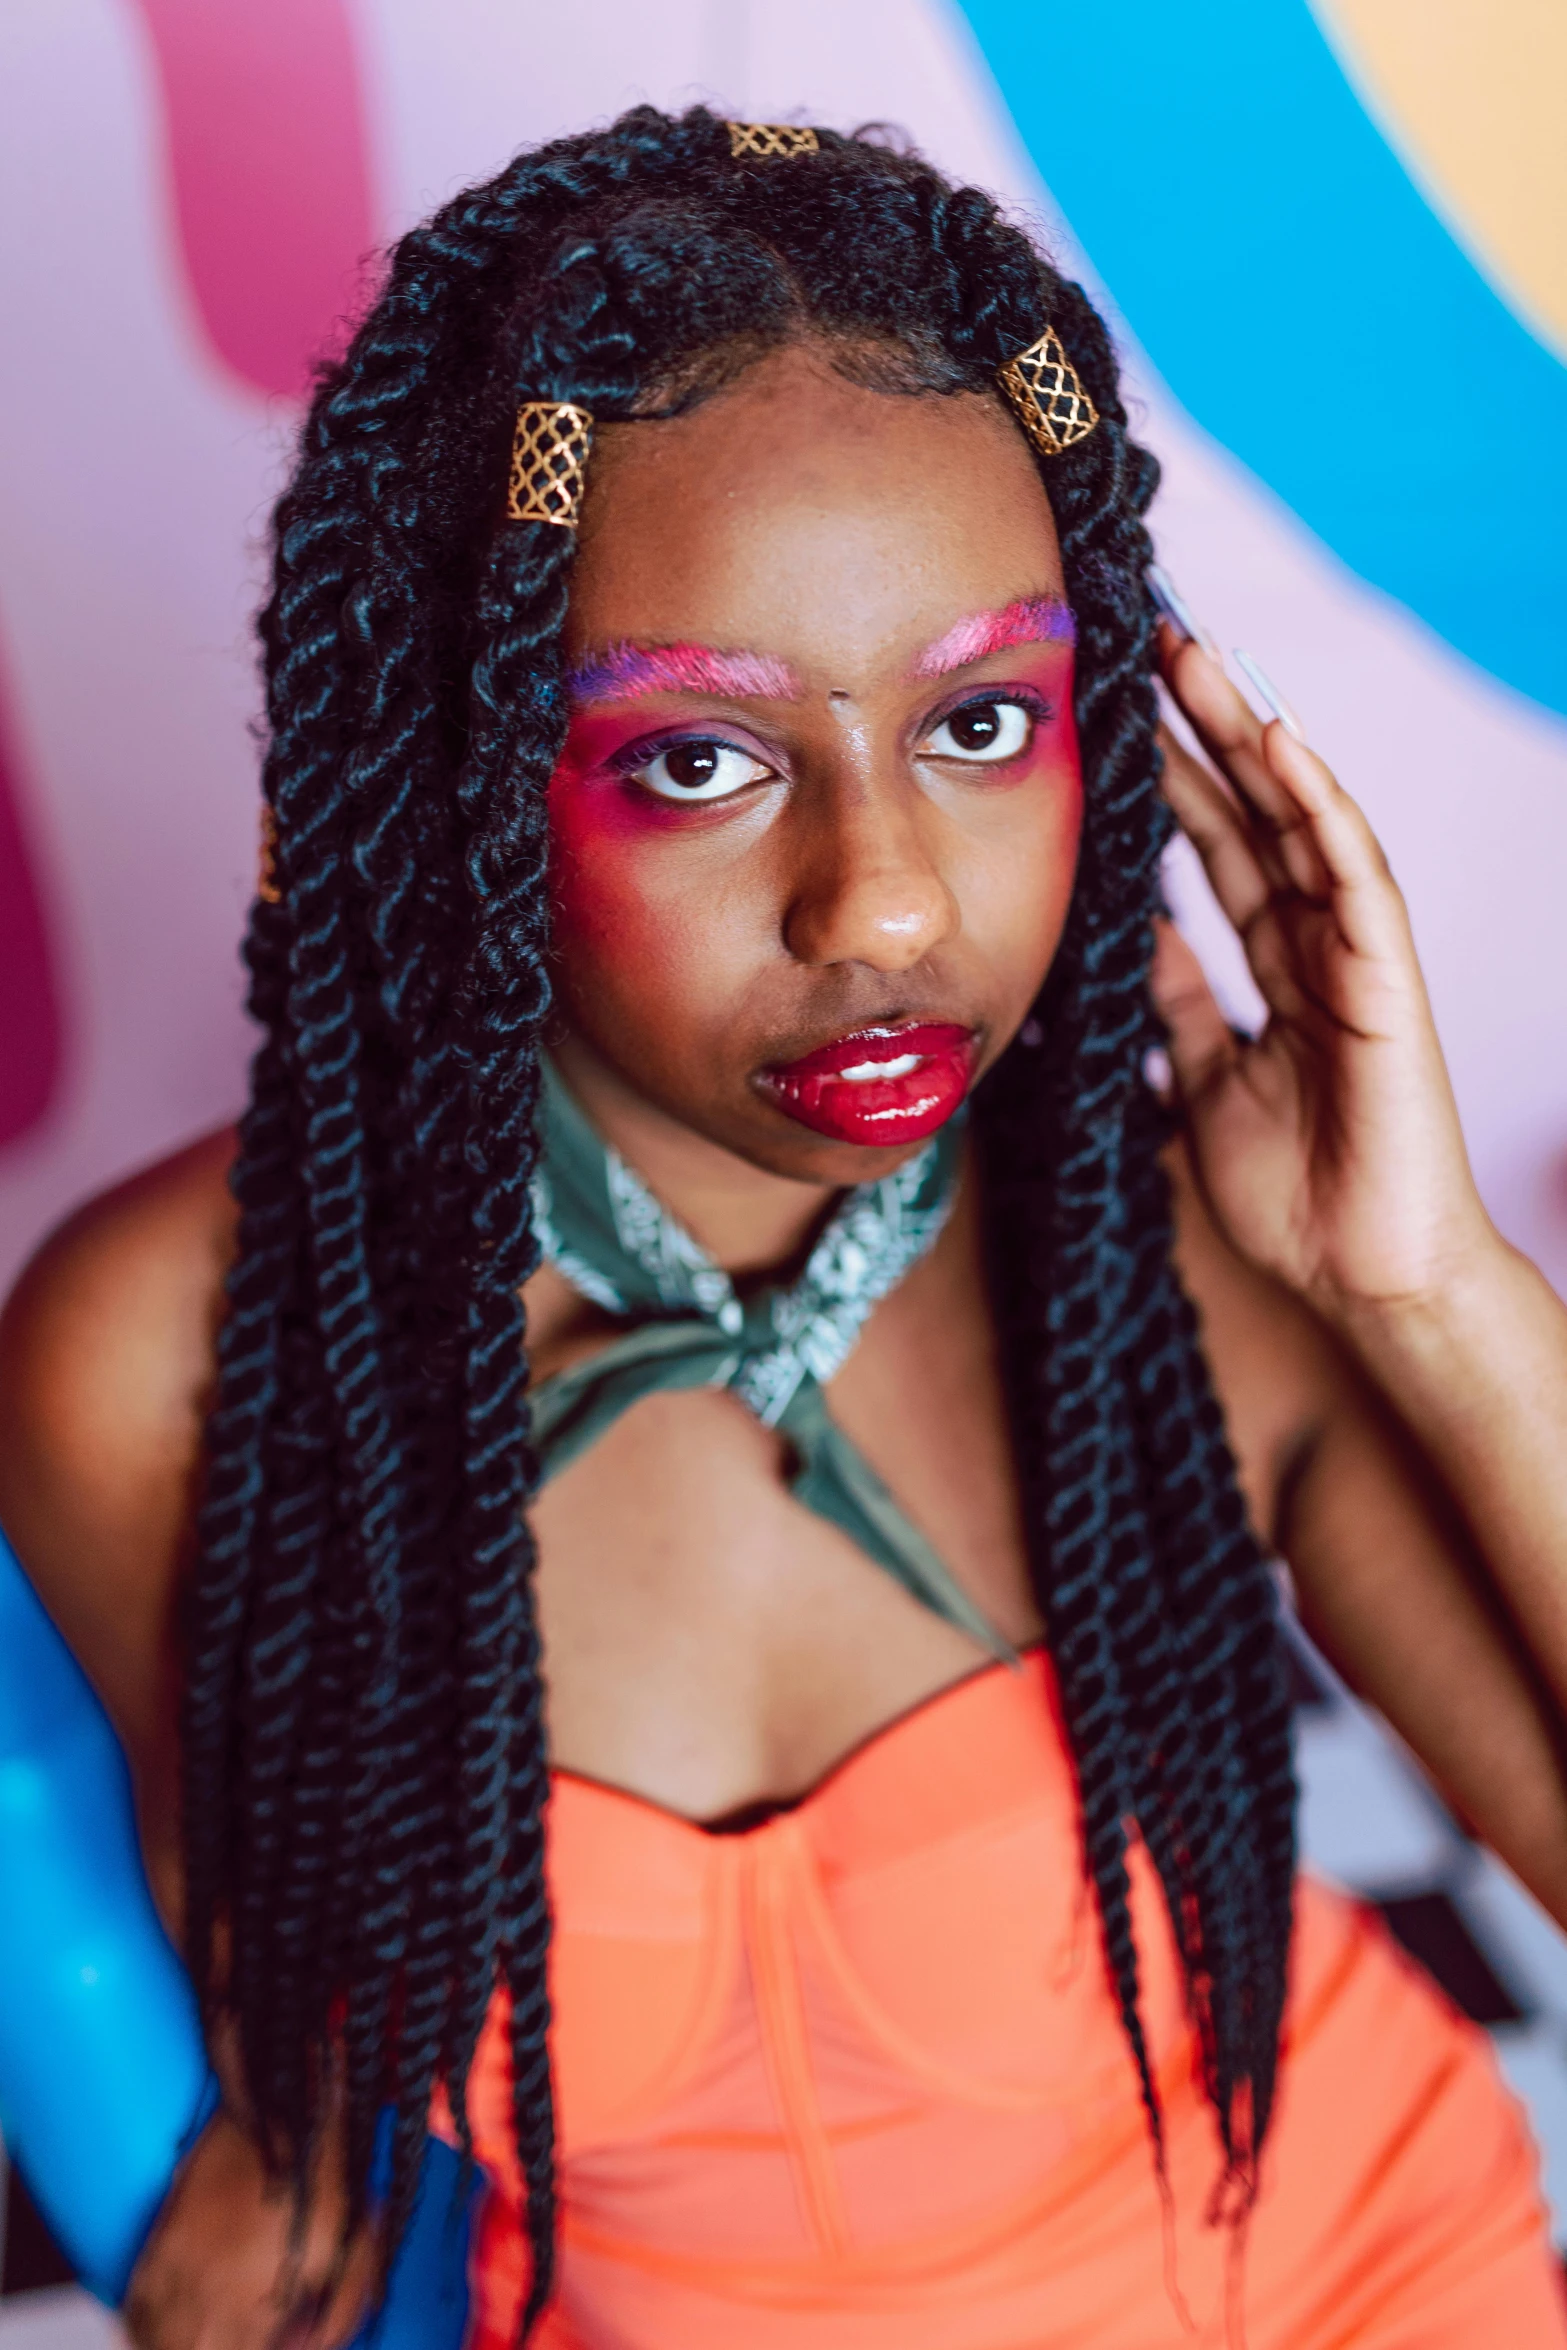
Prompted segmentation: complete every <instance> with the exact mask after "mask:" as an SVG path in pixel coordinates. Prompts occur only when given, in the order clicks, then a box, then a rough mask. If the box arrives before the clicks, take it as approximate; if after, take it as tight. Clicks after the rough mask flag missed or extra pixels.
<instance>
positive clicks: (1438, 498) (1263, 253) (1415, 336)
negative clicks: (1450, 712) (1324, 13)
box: [960, 0, 1567, 713]
mask: <svg viewBox="0 0 1567 2350" xmlns="http://www.w3.org/2000/svg"><path fill="white" fill-rule="evenodd" d="M960 4H961V5H962V7H963V9H964V12H965V14H966V15H967V17H968V19H969V21H970V23H971V24H972V26H973V29H974V32H975V34H976V36H977V38H978V40H979V42H980V45H981V47H982V49H983V50H984V53H985V56H986V58H987V60H988V62H989V65H990V68H991V70H992V72H993V73H994V75H995V77H996V80H997V82H998V83H999V84H1000V87H1001V91H1002V95H1003V96H1004V98H1005V99H1006V101H1007V104H1008V105H1009V107H1010V108H1011V110H1012V114H1013V117H1014V119H1015V121H1016V123H1017V126H1018V129H1019V131H1020V132H1021V134H1022V136H1023V138H1024V140H1025V141H1026V143H1027V145H1028V147H1029V149H1030V152H1031V153H1032V155H1033V157H1034V160H1035V162H1036V163H1037V165H1038V167H1039V170H1040V173H1041V175H1042V177H1043V178H1044V180H1045V183H1046V185H1047V186H1048V187H1049V189H1050V191H1051V194H1052V195H1053V196H1054V197H1055V199H1056V201H1057V202H1058V203H1059V204H1060V206H1061V208H1062V210H1063V211H1064V212H1065V213H1066V215H1067V217H1068V219H1069V220H1070V221H1071V223H1072V227H1073V229H1074V231H1075V233H1076V234H1077V236H1078V238H1079V239H1080V241H1081V243H1082V245H1083V247H1084V249H1085V250H1086V251H1087V253H1088V254H1089V255H1090V257H1091V259H1092V261H1093V264H1094V267H1095V269H1096V270H1097V271H1098V273H1099V275H1100V276H1101V277H1102V279H1103V280H1104V282H1105V284H1106V285H1107V286H1108V287H1109V289H1110V291H1111V294H1112V296H1113V297H1114V299H1115V301H1116V303H1117V305H1118V306H1119V308H1120V310H1121V311H1122V313H1123V314H1124V316H1125V318H1126V320H1127V322H1128V324H1129V326H1130V328H1131V330H1132V332H1133V333H1134V334H1135V335H1136V336H1137V338H1138V340H1139V341H1140V342H1141V343H1142V345H1143V347H1144V348H1145V349H1146V350H1147V352H1148V354H1149V356H1150V358H1151V359H1152V361H1153V363H1154V365H1155V366H1156V367H1157V368H1158V369H1159V371H1160V373H1161V374H1162V375H1163V377H1164V379H1165V381H1166V382H1167V383H1168V384H1169V386H1170V388H1171V390H1172V391H1173V392H1174V393H1175V395H1176V397H1177V398H1178V399H1179V400H1181V401H1182V403H1183V404H1184V405H1185V406H1186V407H1187V408H1188V409H1189V411H1190V412H1191V414H1192V415H1193V416H1194V417H1195V418H1196V419H1197V420H1198V422H1199V423H1200V424H1202V425H1203V426H1204V427H1206V429H1207V430H1208V431H1209V432H1210V433H1212V434H1213V435H1214V436H1215V438H1216V439H1218V440H1220V441H1222V442H1223V443H1224V444H1225V446H1226V447H1228V448H1229V449H1230V450H1232V451H1233V452H1234V454H1235V455H1236V456H1237V457H1239V458H1240V459H1241V460H1242V462H1243V463H1245V464H1246V465H1248V466H1250V467H1251V468H1252V470H1253V471H1254V472H1255V473H1257V474H1258V475H1260V476H1261V478H1262V479H1263V480H1264V481H1265V482H1267V483H1268V484H1269V485H1270V486H1271V487H1272V488H1273V489H1274V490H1275V491H1276V492H1277V493H1278V494H1279V496H1280V497H1282V498H1283V499H1284V500H1285V501H1286V502H1287V503H1288V504H1289V505H1290V506H1292V507H1293V508H1294V510H1295V512H1296V513H1297V514H1298V515H1300V517H1301V518H1302V520H1303V521H1305V522H1306V523H1308V524H1309V525H1310V527H1311V528H1312V529H1313V530H1314V531H1316V532H1317V533H1318V535H1319V536H1320V537H1321V538H1323V539H1324V540H1325V541H1326V542H1327V544H1328V545H1329V546H1330V547H1331V548H1333V549H1334V551H1335V552H1336V553H1337V554H1338V555H1340V556H1341V557H1342V558H1343V560H1344V561H1345V562H1346V563H1348V564H1349V565H1351V566H1352V568H1353V569H1354V570H1356V571H1358V572H1359V573H1360V574H1361V576H1362V577H1363V578H1365V579H1367V580H1369V581H1371V582H1372V583H1373V584H1374V585H1376V586H1377V587H1380V588H1383V589H1385V590H1386V591H1387V592H1388V593H1389V594H1391V595H1393V596H1396V597H1397V598H1398V599H1399V601H1400V602H1402V603H1404V604H1406V605H1407V606H1408V607H1409V608H1410V610H1411V611H1413V612H1415V613H1418V614H1419V616H1420V617H1421V618H1422V619H1423V620H1425V621H1426V622H1428V623H1429V625H1430V626H1431V627H1432V628H1434V629H1436V630H1438V631H1439V632H1440V634H1441V635H1442V636H1444V637H1445V638H1446V639H1447V640H1448V642H1449V643H1450V644H1452V645H1454V646H1456V647H1457V648H1458V649H1459V650H1460V651H1461V652H1464V653H1466V654H1468V655H1469V656H1470V658H1471V659H1473V660H1475V661H1477V662H1479V663H1480V664H1481V665H1482V666H1483V667H1485V668H1487V669H1489V670H1491V671H1492V672H1493V673H1494V674H1495V675H1496V676H1497V677H1499V678H1502V679H1505V680H1506V681H1507V683H1509V684H1510V685H1513V686H1516V687H1518V688H1519V689H1520V690H1521V691H1522V692H1524V693H1527V694H1530V695H1532V696H1534V697H1535V699H1536V700H1538V701H1541V702H1544V703H1546V704H1547V705H1548V706H1549V707H1551V708H1552V709H1555V710H1559V711H1562V712H1564V713H1567V556H1564V545H1567V367H1563V366H1562V364H1561V363H1560V361H1559V360H1558V359H1557V358H1556V357H1555V356H1554V354H1553V353H1551V352H1550V351H1548V350H1547V349H1546V348H1545V347H1544V346H1543V345H1542V344H1541V343H1539V342H1538V341H1536V339H1535V338H1534V336H1533V335H1531V334H1530V333H1529V332H1528V330H1527V329H1526V328H1525V327H1524V326H1523V325H1522V324H1521V323H1520V321H1519V320H1518V319H1517V318H1516V317H1515V316H1514V314H1513V313H1512V311H1511V310H1509V309H1508V308H1507V306H1506V304H1505V303H1504V302H1503V301H1502V300H1501V299H1500V297H1499V296H1498V295H1497V294H1496V293H1494V292H1493V290H1492V289H1491V287H1490V286H1489V285H1488V284H1487V283H1486V281H1485V279H1484V278H1483V277H1482V276H1481V275H1480V274H1479V272H1478V271H1477V270H1476V268H1475V267H1474V264H1473V263H1472V262H1471V261H1470V260H1469V258H1468V256H1467V254H1465V252H1464V251H1463V249H1462V248H1461V247H1460V246H1459V245H1458V244H1457V243H1456V242H1455V241H1454V239H1453V238H1452V236H1451V235H1450V234H1449V233H1448V231H1447V229H1446V227H1445V226H1444V225H1443V223H1442V221H1441V220H1440V219H1439V218H1438V217H1437V215H1436V214H1435V213H1434V212H1433V211H1432V210H1431V208H1430V206H1429V205H1428V204H1427V203H1426V201H1425V199H1424V197H1423V196H1422V195H1421V194H1420V192H1419V190H1418V189H1417V188H1416V186H1415V185H1414V183H1413V182H1412V181H1411V179H1410V178H1409V176H1408V174H1407V173H1406V172H1405V170H1404V168H1403V166H1402V164H1401V163H1400V162H1399V160H1398V157H1397V156H1396V155H1395V154H1394V152H1393V150H1392V149H1391V148H1390V147H1389V146H1388V144H1387V142H1386V140H1385V139H1384V138H1383V137H1382V135H1381V133H1380V131H1379V130H1378V129H1377V127H1376V125H1375V124H1374V122H1373V121H1372V120H1371V118H1370V117H1369V115H1368V114H1367V113H1366V111H1365V109H1364V108H1363V107H1362V106H1361V104H1360V101H1359V99H1358V98H1357V97H1356V95H1355V93H1354V91H1353V89H1352V88H1351V86H1350V84H1349V82H1348V81H1347V80H1346V79H1345V76H1344V74H1343V72H1342V70H1341V69H1340V67H1339V64H1338V61H1337V59H1336V58H1335V57H1334V55H1333V52H1332V50H1331V49H1330V48H1329V47H1328V44H1327V42H1326V41H1325V40H1324V39H1323V37H1322V34H1321V32H1320V31H1319V30H1318V27H1317V25H1316V23H1315V21H1314V19H1313V18H1312V16H1311V13H1310V11H1309V9H1308V8H1307V7H1306V6H1305V5H1304V4H1303V0H1188V5H1186V6H1184V7H1179V8H1178V7H1175V6H1172V5H1171V0H1119V5H1118V6H1117V7H1116V8H1115V9H1114V10H1113V11H1110V10H1104V9H1099V8H1092V7H1084V6H1082V5H1078V6H1076V7H1071V6H1065V7H1048V6H1042V5H1040V4H1039V0H1022V4H1020V0H960Z"/></svg>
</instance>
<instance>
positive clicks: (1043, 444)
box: [996, 326, 1099, 457]
mask: <svg viewBox="0 0 1567 2350" xmlns="http://www.w3.org/2000/svg"><path fill="white" fill-rule="evenodd" d="M996 377H997V381H998V382H999V383H1000V385H1001V389H1002V390H1003V392H1005V394H1006V396H1007V398H1008V400H1009V401H1010V402H1011V404H1012V408H1013V411H1014V413H1015V415H1016V417H1017V420H1018V422H1019V424H1020V425H1021V426H1022V427H1023V430H1024V431H1025V432H1026V433H1027V435H1028V437H1029V439H1030V440H1031V441H1032V442H1033V444H1034V446H1035V448H1036V449H1038V450H1039V451H1040V452H1041V453H1042V454H1043V455H1044V456H1046V457H1059V456H1060V454H1061V452H1062V450H1063V449H1070V448H1071V446H1072V444H1073V443H1074V441H1082V440H1086V439H1087V438H1088V435H1089V434H1090V433H1091V432H1092V431H1093V429H1094V426H1095V425H1096V424H1097V423H1098V422H1099V411H1098V409H1097V408H1096V407H1095V406H1094V404H1093V402H1092V400H1091V399H1090V398H1089V397H1088V394H1087V392H1086V391H1085V390H1084V389H1083V380H1082V377H1081V376H1080V375H1079V374H1078V372H1077V369H1076V368H1075V367H1074V366H1073V365H1072V362H1071V360H1070V359H1069V358H1068V357H1067V355H1066V350H1065V347H1064V345H1063V344H1062V341H1061V337H1060V336H1059V335H1058V334H1057V333H1056V330H1055V328H1054V327H1053V326H1047V327H1046V329H1045V331H1044V333H1043V334H1042V335H1041V336H1040V338H1039V340H1038V342H1037V343H1030V344H1029V346H1028V349H1027V350H1026V351H1019V353H1018V355H1017V357H1016V358H1015V359H1009V360H1008V361H1007V363H1006V365H1005V367H1001V368H998V369H997V370H996Z"/></svg>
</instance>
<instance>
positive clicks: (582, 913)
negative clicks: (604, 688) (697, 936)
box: [550, 776, 700, 998]
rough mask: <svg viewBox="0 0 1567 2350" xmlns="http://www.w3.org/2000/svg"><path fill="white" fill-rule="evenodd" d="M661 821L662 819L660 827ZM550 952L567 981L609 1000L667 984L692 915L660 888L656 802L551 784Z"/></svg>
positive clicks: (562, 781)
mask: <svg viewBox="0 0 1567 2350" xmlns="http://www.w3.org/2000/svg"><path fill="white" fill-rule="evenodd" d="M661 819H663V820H662V821H661ZM550 831H551V858H550V869H551V888H550V895H551V910H552V927H553V935H554V943H555V952H556V954H557V956H558V957H559V958H560V960H561V962H562V964H563V965H564V966H565V968H566V971H567V974H568V976H569V980H570V983H571V984H572V985H573V986H574V987H575V988H576V989H578V990H592V991H594V992H596V993H599V994H604V993H606V992H607V993H609V994H612V995H615V996H618V997H622V998H624V997H626V996H627V995H640V994H641V993H642V992H643V991H645V990H646V988H647V987H648V986H649V985H650V984H651V983H653V982H656V981H657V980H659V979H660V978H661V977H666V976H667V975H668V973H669V972H670V970H671V968H672V966H674V965H675V964H677V963H678V962H679V961H680V959H681V956H682V952H683V950H684V948H685V947H686V946H688V945H689V940H690V933H691V925H692V923H693V921H695V922H697V923H698V926H699V925H700V913H699V909H698V908H695V907H692V906H690V905H688V904H687V903H686V902H685V897H684V895H683V893H682V892H681V891H680V890H679V889H675V890H673V891H671V890H670V889H669V888H668V886H667V882H668V879H669V876H668V873H667V870H666V872H665V874H664V876H663V878H664V881H665V883H666V886H665V887H663V888H660V887H659V886H658V882H659V870H658V869H659V865H660V862H661V860H659V858H658V857H657V855H656V851H657V848H658V846H659V844H660V841H661V838H662V837H663V836H665V835H666V834H667V831H668V821H667V818H663V811H662V810H661V809H659V808H658V807H657V806H656V804H655V805H654V806H652V807H651V808H650V809H649V810H648V811H646V812H645V813H644V811H643V810H642V809H641V808H640V807H639V806H638V805H637V804H636V803H635V801H634V800H633V799H632V798H631V795H630V794H628V793H626V792H624V791H621V790H618V789H615V788H614V787H609V788H593V787H592V786H582V785H578V784H575V783H574V782H573V779H571V778H568V777H565V776H558V777H557V778H556V782H555V784H554V785H552V787H551V793H550Z"/></svg>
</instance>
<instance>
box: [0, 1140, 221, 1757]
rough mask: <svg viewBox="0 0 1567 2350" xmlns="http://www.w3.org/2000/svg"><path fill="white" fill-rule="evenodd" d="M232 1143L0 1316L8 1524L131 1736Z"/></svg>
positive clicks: (47, 1270)
mask: <svg viewBox="0 0 1567 2350" xmlns="http://www.w3.org/2000/svg"><path fill="white" fill-rule="evenodd" d="M233 1152H234V1135H233V1131H232V1129H225V1130H223V1131H222V1132H220V1133H216V1134H212V1135H208V1136H205V1137H203V1139H202V1140H201V1141H199V1142H196V1143H193V1144H192V1145H191V1146H190V1147H189V1148H188V1149H185V1150H182V1151H179V1152H177V1153H176V1154H175V1155H174V1156H173V1157H171V1158H168V1159H164V1160H162V1161H160V1162H159V1163H158V1164H157V1165H156V1166H153V1167H150V1168H148V1169H146V1170H145V1172H143V1173H142V1174H139V1175H136V1176H133V1177H132V1178H131V1179H130V1180H129V1181H128V1182H124V1183H120V1184H117V1185H116V1186H115V1187H114V1188H113V1189H112V1190H111V1191H107V1192H104V1193H102V1194H101V1195H100V1196H99V1197H98V1198H97V1199H94V1200H91V1201H89V1202H88V1204H87V1205H86V1206H85V1207H83V1208H80V1209H78V1210H77V1212H76V1213H75V1214H74V1215H73V1216H71V1217H70V1218H69V1219H68V1221H67V1222H66V1223H64V1224H63V1225H61V1227H60V1228H59V1230H58V1231H57V1232H55V1233H53V1234H52V1235H51V1236H50V1238H49V1239H48V1240H46V1241H45V1242H44V1244H43V1246H42V1247H41V1248H40V1249H39V1250H38V1252H37V1254H36V1255H35V1256H34V1257H33V1259H32V1261H31V1263H30V1264H29V1265H28V1266H27V1268H26V1270H25V1271H24V1273H23V1274H22V1276H21V1279H20V1280H19V1281H18V1283H17V1285H16V1288H15V1289H14V1291H13V1292H12V1295H11V1297H10V1300H9V1301H8V1303H7V1305H6V1307H5V1310H4V1313H3V1314H0V1525H3V1526H4V1528H5V1531H6V1533H7V1535H8V1536H9V1538H10V1540H11V1542H12V1544H13V1546H14V1547H15V1549H16V1552H17V1555H18V1556H19V1558H20V1559H21V1560H22V1563H23V1565H24V1566H25V1567H26V1569H27V1571H28V1573H29V1575H30V1576H31V1577H32V1579H33V1582H34V1583H35V1585H36V1586H37V1589H38V1592H39V1595H40V1597H41V1598H42V1599H43V1601H44V1603H45V1605H46V1606H47V1607H48V1608H49V1610H50V1612H51V1613H52V1614H53V1616H54V1617H55V1620H56V1622H57V1623H58V1624H59V1625H60V1628H61V1630H62V1631H63V1632H64V1633H65V1636H66V1638H67V1639H68V1640H69V1641H70V1642H71V1645H72V1646H73V1648H74V1649H75V1650H76V1653H77V1655H78V1656H79V1657H80V1658H81V1661H82V1663H83V1665H84V1666H85V1667H86V1669H87V1671H88V1673H89V1674H90V1675H91V1677H92V1679H93V1680H94V1682H95V1683H96V1684H97V1686H98V1689H99V1692H100V1694H101V1695H102V1696H103V1698H104V1701H105V1703H106V1704H107V1705H108V1706H109V1709H110V1712H111V1713H112V1714H113V1715H114V1716H115V1718H116V1721H117V1723H118V1725H119V1727H120V1729H121V1733H122V1736H128V1737H129V1738H130V1739H131V1740H132V1741H133V1742H134V1741H136V1740H137V1739H138V1738H139V1736H140V1735H141V1734H142V1733H143V1732H144V1731H146V1730H149V1729H150V1725H151V1721H152V1717H153V1715H154V1714H155V1713H156V1712H157V1711H158V1708H159V1698H160V1683H161V1679H162V1674H163V1670H164V1667H165V1665H166V1661H167V1660H166V1654H165V1652H166V1649H167V1645H168V1637H169V1629H170V1623H171V1618H172V1603H173V1596H174V1587H175V1582H176V1578H177V1575H178V1571H179V1562H180V1557H181V1554H182V1550H183V1546H184V1543H185V1541H186V1539H187V1538H188V1532H189V1526H190V1514H191V1507H192V1502H193V1498H194V1493H195V1487H196V1480H197V1473H198V1469H199V1463H200V1453H201V1436H202V1425H203V1420H204V1416H205V1410H206V1403H207V1398H208V1395H209V1393H210V1390H211V1384H212V1377H213V1368H214V1363H215V1355H216V1343H217V1333H218V1327H219V1324H220V1321H221V1319H222V1311H223V1283H224V1276H225V1274H226V1272H227V1270H228V1265H229V1262H230V1259H231V1256H232V1253H233V1247H234V1231H235V1220H236V1212H235V1208H234V1205H233V1201H232V1199H231V1197H230V1194H229V1190H228V1182H227V1176H228V1169H229V1165H230V1162H231V1160H232V1158H233Z"/></svg>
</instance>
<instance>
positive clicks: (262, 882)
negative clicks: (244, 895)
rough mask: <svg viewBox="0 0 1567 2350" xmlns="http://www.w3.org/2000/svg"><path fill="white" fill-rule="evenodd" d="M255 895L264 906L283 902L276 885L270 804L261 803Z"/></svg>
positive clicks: (274, 830) (274, 828)
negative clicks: (259, 849) (259, 850)
mask: <svg viewBox="0 0 1567 2350" xmlns="http://www.w3.org/2000/svg"><path fill="white" fill-rule="evenodd" d="M256 895H257V897H258V898H259V899H260V900H261V903H262V904H263V905H264V906H277V905H281V904H282V902H283V892H282V891H281V890H280V889H279V888H278V885H277V818H276V816H275V815H274V814H273V812H272V802H271V801H270V800H263V801H262V803H261V853H260V858H259V861H258V864H257V869H256Z"/></svg>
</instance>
